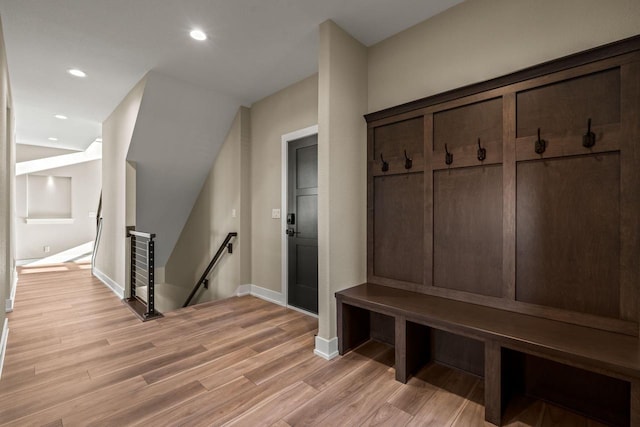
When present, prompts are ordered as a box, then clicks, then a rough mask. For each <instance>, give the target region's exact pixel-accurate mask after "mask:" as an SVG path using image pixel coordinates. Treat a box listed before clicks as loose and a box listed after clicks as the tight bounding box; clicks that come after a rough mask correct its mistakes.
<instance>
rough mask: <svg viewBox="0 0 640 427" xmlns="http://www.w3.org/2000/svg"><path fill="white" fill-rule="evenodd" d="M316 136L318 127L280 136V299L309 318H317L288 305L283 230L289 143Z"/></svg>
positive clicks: (285, 238)
mask: <svg viewBox="0 0 640 427" xmlns="http://www.w3.org/2000/svg"><path fill="white" fill-rule="evenodd" d="M317 134H318V125H313V126H309V127H307V128H304V129H300V130H296V131H294V132H289V133H286V134H284V135H282V138H281V140H282V178H281V182H282V203H281V211H280V223H281V227H280V236H281V237H280V239H281V245H280V246H281V253H282V298H283V303H284V305H285V306H286V307H288V308H291V309H293V310H296V311H300V312H302V313H304V314H308V315H309V316H313V317H316V318H317V317H318V315H317V314H314V313H311V312H308V311H306V310H302V309H300V308H298V307H293V306H290V305H289V296H288V291H289V289H288V286H287V285H288V277H289V251H288V240H287V237H288V236H287V235H286V234H285V230H286V229H287V209H288V206H287V198H288V193H287V192H288V190H289V189H288V188H287V180H288V176H289V174H288V166H289V142H291V141H295V140H297V139H302V138H304V137H307V136H311V135H317Z"/></svg>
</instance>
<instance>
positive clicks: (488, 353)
mask: <svg viewBox="0 0 640 427" xmlns="http://www.w3.org/2000/svg"><path fill="white" fill-rule="evenodd" d="M484 352H485V356H484V419H485V420H486V421H487V422H490V423H492V424H495V425H497V426H499V425H500V423H501V421H502V350H501V348H500V345H499V344H498V343H496V342H494V341H487V342H486V343H485V347H484Z"/></svg>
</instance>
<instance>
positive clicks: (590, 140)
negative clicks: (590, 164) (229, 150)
mask: <svg viewBox="0 0 640 427" xmlns="http://www.w3.org/2000/svg"><path fill="white" fill-rule="evenodd" d="M594 145H596V134H595V133H593V132H591V119H589V121H587V133H586V134H584V135H583V136H582V146H583V147H584V148H591V147H593V146H594Z"/></svg>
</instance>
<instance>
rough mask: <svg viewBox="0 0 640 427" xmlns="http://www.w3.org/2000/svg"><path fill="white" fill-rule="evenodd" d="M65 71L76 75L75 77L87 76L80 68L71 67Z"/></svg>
mask: <svg viewBox="0 0 640 427" xmlns="http://www.w3.org/2000/svg"><path fill="white" fill-rule="evenodd" d="M67 72H68V73H69V74H71V75H72V76H76V77H87V73H85V72H84V71H82V70H78V69H77V68H71V69H69V70H67Z"/></svg>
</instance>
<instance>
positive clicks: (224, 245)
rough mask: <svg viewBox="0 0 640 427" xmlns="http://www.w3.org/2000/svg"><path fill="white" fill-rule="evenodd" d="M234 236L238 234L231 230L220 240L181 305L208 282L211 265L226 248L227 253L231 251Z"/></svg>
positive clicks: (188, 300)
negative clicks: (218, 246)
mask: <svg viewBox="0 0 640 427" xmlns="http://www.w3.org/2000/svg"><path fill="white" fill-rule="evenodd" d="M236 236H238V233H236V232H231V233H229V234H227V237H226V238H225V239H224V242H222V244H221V245H220V248H218V251H217V252H216V254H215V255H214V256H213V258H212V259H211V262H210V263H209V265H208V266H207V268H206V269H205V270H204V273H202V276H200V279H199V280H198V281H197V282H196V284H195V285H194V287H193V289H192V290H191V293H190V294H189V297H188V298H187V300H186V301H185V302H184V304H183V305H182V306H183V307H186V306H188V305H189V303H190V302H191V300H192V299H193V297H194V296H195V295H196V293H197V292H198V290H199V289H200V286H201V285H202V284H203V283H208V281H207V276H209V273H211V270H212V269H213V267H215V265H216V263H217V262H218V260H219V259H220V257H221V256H222V254H223V253H224V250H225V249H226V250H227V252H228V253H233V244H232V243H231V239H233V238H234V237H236Z"/></svg>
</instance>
